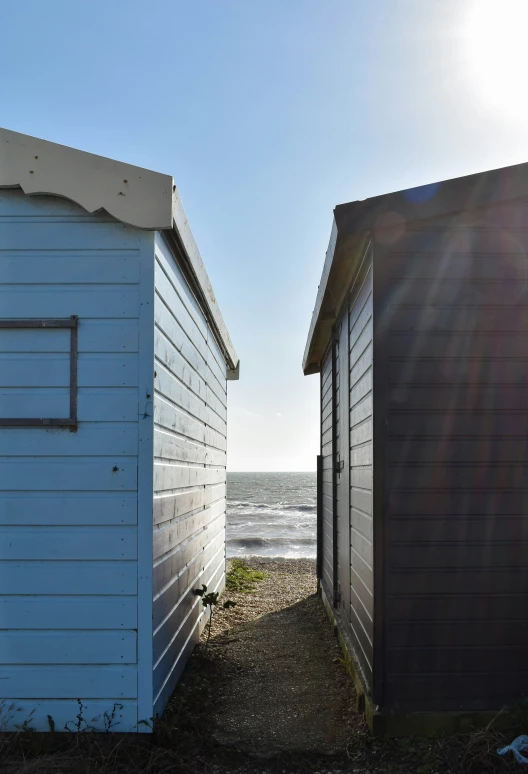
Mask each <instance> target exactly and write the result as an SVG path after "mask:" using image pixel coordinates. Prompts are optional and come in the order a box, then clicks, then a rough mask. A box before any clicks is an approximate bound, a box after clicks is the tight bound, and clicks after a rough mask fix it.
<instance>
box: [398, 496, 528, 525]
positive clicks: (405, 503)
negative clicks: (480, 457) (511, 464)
mask: <svg viewBox="0 0 528 774" xmlns="http://www.w3.org/2000/svg"><path fill="white" fill-rule="evenodd" d="M389 498H390V500H389V503H390V510H391V513H392V514H394V515H395V516H413V515H415V516H419V517H420V519H428V518H433V519H435V518H437V517H438V516H444V517H445V518H452V519H460V518H461V519H465V518H467V517H470V516H475V517H477V518H483V517H495V518H497V519H500V518H504V517H507V516H516V517H520V518H524V516H525V514H526V512H527V510H528V491H518V490H510V491H508V490H505V491H478V490H477V491H475V490H474V489H468V490H466V491H445V492H435V494H434V497H432V496H431V493H430V492H395V491H392V492H389Z"/></svg>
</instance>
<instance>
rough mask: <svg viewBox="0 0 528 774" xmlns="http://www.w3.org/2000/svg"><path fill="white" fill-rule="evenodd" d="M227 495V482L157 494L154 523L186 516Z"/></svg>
mask: <svg viewBox="0 0 528 774" xmlns="http://www.w3.org/2000/svg"><path fill="white" fill-rule="evenodd" d="M225 495H226V484H225V483H222V484H216V485H214V486H207V487H202V488H200V489H190V490H184V491H182V492H174V493H171V494H164V495H159V494H157V495H155V497H154V524H161V523H162V522H166V521H171V520H172V519H176V518H179V517H182V516H185V515H186V514H188V513H191V512H192V511H196V510H198V509H200V508H204V507H206V506H208V505H211V504H212V503H215V502H217V501H219V500H224V498H225Z"/></svg>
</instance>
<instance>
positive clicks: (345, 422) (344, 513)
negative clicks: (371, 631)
mask: <svg viewBox="0 0 528 774" xmlns="http://www.w3.org/2000/svg"><path fill="white" fill-rule="evenodd" d="M336 345H337V351H336V360H337V366H336V381H337V394H336V400H337V403H338V411H337V413H336V429H335V433H336V440H337V450H336V451H337V454H336V466H335V477H336V508H337V515H336V521H337V545H336V550H337V591H338V593H337V602H338V604H337V607H338V609H339V610H340V611H341V613H342V614H343V615H344V616H345V618H347V619H348V618H349V613H350V410H349V393H350V388H349V381H350V368H349V332H348V308H347V307H345V313H344V314H343V316H342V318H341V321H340V323H339V325H338V326H337V329H336Z"/></svg>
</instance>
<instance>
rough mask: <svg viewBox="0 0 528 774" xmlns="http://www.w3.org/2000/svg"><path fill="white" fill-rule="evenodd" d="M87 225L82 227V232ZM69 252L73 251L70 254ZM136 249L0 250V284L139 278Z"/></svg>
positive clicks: (121, 282) (120, 282)
mask: <svg viewBox="0 0 528 774" xmlns="http://www.w3.org/2000/svg"><path fill="white" fill-rule="evenodd" d="M87 232H88V229H84V230H83V235H84V234H86V233H87ZM72 253H73V255H72ZM138 258H139V250H108V249H107V250H104V249H102V250H98V249H95V250H94V249H92V250H89V249H88V250H79V249H78V247H77V248H76V249H75V250H72V251H70V250H67V251H62V250H13V251H11V252H10V251H9V250H5V249H3V250H0V285H24V284H26V283H28V284H29V283H30V284H32V285H33V284H37V283H39V284H41V285H50V284H57V283H59V282H60V284H68V285H73V284H82V285H93V284H98V285H104V284H106V285H125V284H136V283H138V282H139V260H138Z"/></svg>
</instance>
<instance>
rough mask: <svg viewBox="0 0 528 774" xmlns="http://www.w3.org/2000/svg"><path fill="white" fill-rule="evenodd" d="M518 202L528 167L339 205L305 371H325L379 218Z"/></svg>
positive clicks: (525, 192) (526, 186) (426, 216)
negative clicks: (342, 312) (324, 362)
mask: <svg viewBox="0 0 528 774" xmlns="http://www.w3.org/2000/svg"><path fill="white" fill-rule="evenodd" d="M519 199H525V200H526V199H528V164H517V165H515V166H510V167H503V168H501V169H493V170H489V171H486V172H479V173H477V174H474V175H467V176H465V177H459V178H454V179H452V180H444V181H442V182H440V183H433V184H430V185H424V186H419V187H416V188H411V189H408V190H405V191H398V192H396V193H390V194H384V195H382V196H376V197H373V198H371V199H366V200H364V201H358V202H350V203H348V204H341V205H338V206H337V207H336V208H335V210H334V223H333V227H332V234H331V237H330V243H329V246H328V250H327V253H326V259H325V264H324V268H323V274H322V277H321V283H320V285H319V290H318V293H317V299H316V303H315V308H314V311H313V315H312V321H311V324H310V329H309V333H308V340H307V343H306V348H305V353H304V360H303V371H304V373H305V374H306V375H308V374H314V373H318V372H319V371H320V370H321V360H322V357H323V355H324V353H325V351H326V349H327V346H328V342H329V339H330V335H331V330H332V326H333V324H334V322H335V320H336V318H337V315H338V314H339V310H340V308H341V305H342V303H343V300H344V298H345V296H346V293H347V292H348V288H349V286H350V284H351V282H352V279H353V277H354V274H355V272H356V270H357V268H358V266H359V261H360V259H361V256H362V251H363V250H364V249H365V246H366V245H367V244H368V243H369V242H370V240H371V238H372V239H375V236H376V233H377V232H378V229H379V228H380V223H383V222H384V218H383V217H381V218H380V216H385V215H390V217H391V218H394V216H396V218H399V219H400V220H401V221H404V222H405V223H409V222H411V221H424V220H431V219H435V218H439V217H442V216H447V215H453V216H458V214H459V213H460V214H466V213H469V212H475V211H477V210H479V209H480V208H484V207H489V206H490V205H496V204H499V203H504V204H505V203H507V202H511V201H514V200H519ZM385 222H386V221H385Z"/></svg>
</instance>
